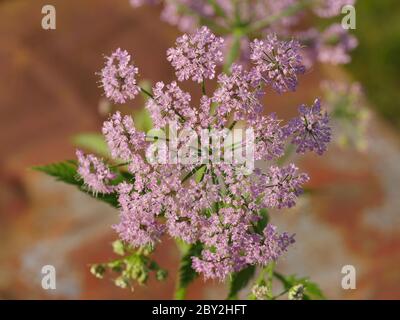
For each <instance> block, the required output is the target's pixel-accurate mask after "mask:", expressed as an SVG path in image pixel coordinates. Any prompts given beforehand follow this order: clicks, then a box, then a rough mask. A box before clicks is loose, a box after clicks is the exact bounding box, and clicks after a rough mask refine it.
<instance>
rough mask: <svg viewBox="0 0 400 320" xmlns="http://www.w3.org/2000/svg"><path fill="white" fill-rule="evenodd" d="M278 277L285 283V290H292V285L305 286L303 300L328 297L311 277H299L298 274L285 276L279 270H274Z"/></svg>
mask: <svg viewBox="0 0 400 320" xmlns="http://www.w3.org/2000/svg"><path fill="white" fill-rule="evenodd" d="M274 276H275V278H277V279H278V280H279V281H281V283H282V284H283V286H284V288H285V290H290V289H291V288H292V287H294V286H297V285H299V284H301V285H303V286H304V296H303V300H324V299H326V298H325V296H324V294H323V293H322V291H321V289H320V288H319V286H318V285H317V284H316V283H315V282H312V281H311V280H310V279H309V278H298V277H297V276H296V275H290V276H284V275H282V274H280V273H278V272H274Z"/></svg>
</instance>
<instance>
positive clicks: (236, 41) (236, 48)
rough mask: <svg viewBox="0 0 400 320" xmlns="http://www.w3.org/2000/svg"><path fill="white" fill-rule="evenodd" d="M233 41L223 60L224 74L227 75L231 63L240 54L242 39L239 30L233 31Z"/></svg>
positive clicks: (241, 32) (240, 30) (241, 33)
mask: <svg viewBox="0 0 400 320" xmlns="http://www.w3.org/2000/svg"><path fill="white" fill-rule="evenodd" d="M232 35H233V41H232V44H231V48H230V50H229V51H228V54H227V56H226V58H225V63H224V72H225V73H229V71H230V70H229V69H230V67H231V65H232V63H233V62H234V61H235V60H236V59H237V58H238V57H239V54H240V40H241V39H242V37H243V31H242V29H241V28H238V29H235V30H234V31H233V34H232Z"/></svg>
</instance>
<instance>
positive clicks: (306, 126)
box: [284, 99, 331, 155]
mask: <svg viewBox="0 0 400 320" xmlns="http://www.w3.org/2000/svg"><path fill="white" fill-rule="evenodd" d="M299 113H300V117H297V118H294V119H292V120H291V121H290V122H289V123H288V125H287V126H286V127H285V129H284V130H285V131H286V134H287V135H288V136H292V137H293V138H292V143H293V144H295V145H297V150H296V151H297V152H298V153H305V152H307V151H315V152H316V153H317V154H319V155H322V154H323V153H324V152H325V151H326V148H327V144H328V143H329V142H330V140H331V128H330V127H329V117H328V114H327V113H326V112H325V113H323V112H322V111H321V102H320V100H319V99H317V100H315V102H314V104H313V105H312V106H311V107H307V106H306V105H302V106H300V107H299Z"/></svg>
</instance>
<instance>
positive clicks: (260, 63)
mask: <svg viewBox="0 0 400 320" xmlns="http://www.w3.org/2000/svg"><path fill="white" fill-rule="evenodd" d="M251 48H252V53H251V56H250V59H251V60H252V61H253V62H254V63H255V65H256V70H257V71H258V73H259V75H260V78H261V79H262V80H263V81H265V82H266V83H267V84H269V85H271V86H272V88H273V89H274V90H276V91H277V92H279V93H283V92H286V91H295V90H296V87H297V75H299V74H303V73H304V72H305V67H304V65H303V63H302V57H301V55H300V49H301V45H300V43H299V42H297V41H295V40H291V41H280V40H278V38H277V36H276V35H270V36H268V37H267V39H266V40H265V41H263V40H261V41H260V40H257V39H256V40H254V42H253V43H251Z"/></svg>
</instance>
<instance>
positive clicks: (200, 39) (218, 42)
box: [167, 27, 224, 83]
mask: <svg viewBox="0 0 400 320" xmlns="http://www.w3.org/2000/svg"><path fill="white" fill-rule="evenodd" d="M223 43H224V39H222V38H219V37H217V36H215V35H214V34H213V33H212V32H211V31H210V29H208V28H207V27H202V28H201V29H199V30H197V31H196V32H195V33H194V34H192V35H187V34H184V35H183V36H182V37H179V38H178V39H177V40H176V47H175V48H170V49H168V51H167V59H168V61H170V62H171V65H172V66H173V67H174V68H175V70H176V76H177V77H178V80H179V81H183V80H188V79H192V80H193V81H196V82H199V83H200V82H202V81H203V80H206V79H213V78H214V76H215V67H216V66H217V64H218V63H219V62H221V61H222V51H221V48H222V44H223Z"/></svg>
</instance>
